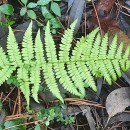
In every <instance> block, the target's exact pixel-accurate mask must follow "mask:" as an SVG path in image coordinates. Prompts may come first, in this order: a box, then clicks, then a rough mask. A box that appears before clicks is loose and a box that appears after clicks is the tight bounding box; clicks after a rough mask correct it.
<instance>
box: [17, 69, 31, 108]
mask: <svg viewBox="0 0 130 130" xmlns="http://www.w3.org/2000/svg"><path fill="white" fill-rule="evenodd" d="M17 79H18V82H19V84H20V86H19V87H20V89H21V91H22V93H23V95H24V97H25V99H26V101H27V105H28V106H29V103H30V88H29V76H28V71H27V70H26V68H24V67H21V68H19V69H18V72H17Z"/></svg>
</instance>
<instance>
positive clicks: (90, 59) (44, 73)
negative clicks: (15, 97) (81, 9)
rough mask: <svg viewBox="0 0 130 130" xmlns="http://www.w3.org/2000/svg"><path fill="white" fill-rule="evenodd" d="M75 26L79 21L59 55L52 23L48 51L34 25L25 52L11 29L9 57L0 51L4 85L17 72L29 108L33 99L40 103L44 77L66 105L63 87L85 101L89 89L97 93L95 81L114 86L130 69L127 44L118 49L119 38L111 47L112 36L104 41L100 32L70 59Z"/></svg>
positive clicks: (83, 40)
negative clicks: (61, 92)
mask: <svg viewBox="0 0 130 130" xmlns="http://www.w3.org/2000/svg"><path fill="white" fill-rule="evenodd" d="M75 24H76V21H75V22H74V23H72V24H71V26H70V29H67V30H65V33H64V35H63V37H62V38H61V44H60V50H59V52H56V47H55V43H54V40H53V38H52V35H51V33H50V27H49V22H48V23H47V27H46V30H45V43H44V48H43V43H42V42H41V39H40V31H38V33H37V36H36V38H35V41H34V43H33V40H32V22H31V23H30V25H29V27H28V29H27V30H26V32H25V35H24V38H23V42H22V49H21V50H20V49H19V47H18V44H17V42H16V39H15V36H14V33H13V31H12V29H11V28H10V27H9V35H8V39H7V54H6V53H5V52H4V51H3V49H2V47H0V85H1V84H2V83H4V82H5V81H6V80H8V79H9V78H10V77H11V75H13V72H14V71H15V72H17V74H16V76H17V80H18V82H19V87H20V89H21V91H22V93H23V94H24V96H25V98H26V101H27V104H28V105H29V99H30V95H32V97H33V98H34V99H35V101H37V102H39V101H38V90H39V86H40V83H41V77H44V80H45V82H46V85H47V87H48V88H49V90H50V91H51V93H52V94H53V95H54V96H56V97H57V98H58V99H59V100H61V101H62V102H63V98H62V96H61V94H60V91H59V89H58V84H59V83H60V84H62V85H63V87H64V89H65V90H67V91H68V92H70V93H71V94H74V95H77V96H80V97H84V95H85V87H87V86H89V87H90V88H92V89H93V90H94V91H96V85H95V82H94V79H93V77H99V76H101V77H102V76H104V78H105V79H106V81H107V82H108V83H109V84H112V80H116V79H117V77H121V71H122V70H123V71H126V70H128V69H129V67H130V60H129V52H130V46H128V47H127V49H126V51H125V52H123V43H121V44H120V45H119V47H117V35H116V36H115V37H114V38H113V41H112V43H111V45H110V46H108V34H105V35H104V38H103V39H101V37H100V34H99V29H98V28H97V29H95V30H94V31H92V32H91V33H90V34H88V35H87V36H86V37H82V38H80V40H79V41H77V43H76V46H75V47H74V49H73V50H72V53H71V56H70V49H71V42H72V40H73V32H74V28H75ZM57 82H59V83H57ZM86 84H87V86H86ZM30 86H31V87H30ZM30 89H31V90H30Z"/></svg>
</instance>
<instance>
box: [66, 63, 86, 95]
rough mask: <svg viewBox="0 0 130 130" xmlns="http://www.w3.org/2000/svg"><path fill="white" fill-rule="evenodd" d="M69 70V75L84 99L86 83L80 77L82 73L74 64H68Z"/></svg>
mask: <svg viewBox="0 0 130 130" xmlns="http://www.w3.org/2000/svg"><path fill="white" fill-rule="evenodd" d="M67 68H68V73H69V75H70V76H71V78H72V80H73V82H74V85H75V86H76V88H77V89H78V90H79V92H80V93H81V95H82V96H83V97H84V96H85V89H84V82H83V80H82V78H81V77H80V73H79V71H78V70H77V68H76V65H75V63H73V62H72V63H71V62H70V63H68V64H67Z"/></svg>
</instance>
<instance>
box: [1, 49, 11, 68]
mask: <svg viewBox="0 0 130 130" xmlns="http://www.w3.org/2000/svg"><path fill="white" fill-rule="evenodd" d="M9 64H10V63H9V61H8V58H7V56H6V54H5V52H4V51H3V49H2V47H0V68H4V67H5V66H6V65H9Z"/></svg>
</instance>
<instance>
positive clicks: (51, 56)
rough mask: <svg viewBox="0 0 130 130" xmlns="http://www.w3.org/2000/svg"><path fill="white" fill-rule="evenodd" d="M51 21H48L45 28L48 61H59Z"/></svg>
mask: <svg viewBox="0 0 130 130" xmlns="http://www.w3.org/2000/svg"><path fill="white" fill-rule="evenodd" d="M49 26H50V25H49V22H48V23H47V26H46V30H45V48H46V55H47V61H48V62H51V63H52V62H57V56H56V47H55V43H54V40H53V38H52V35H51V32H50V27H49Z"/></svg>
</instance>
